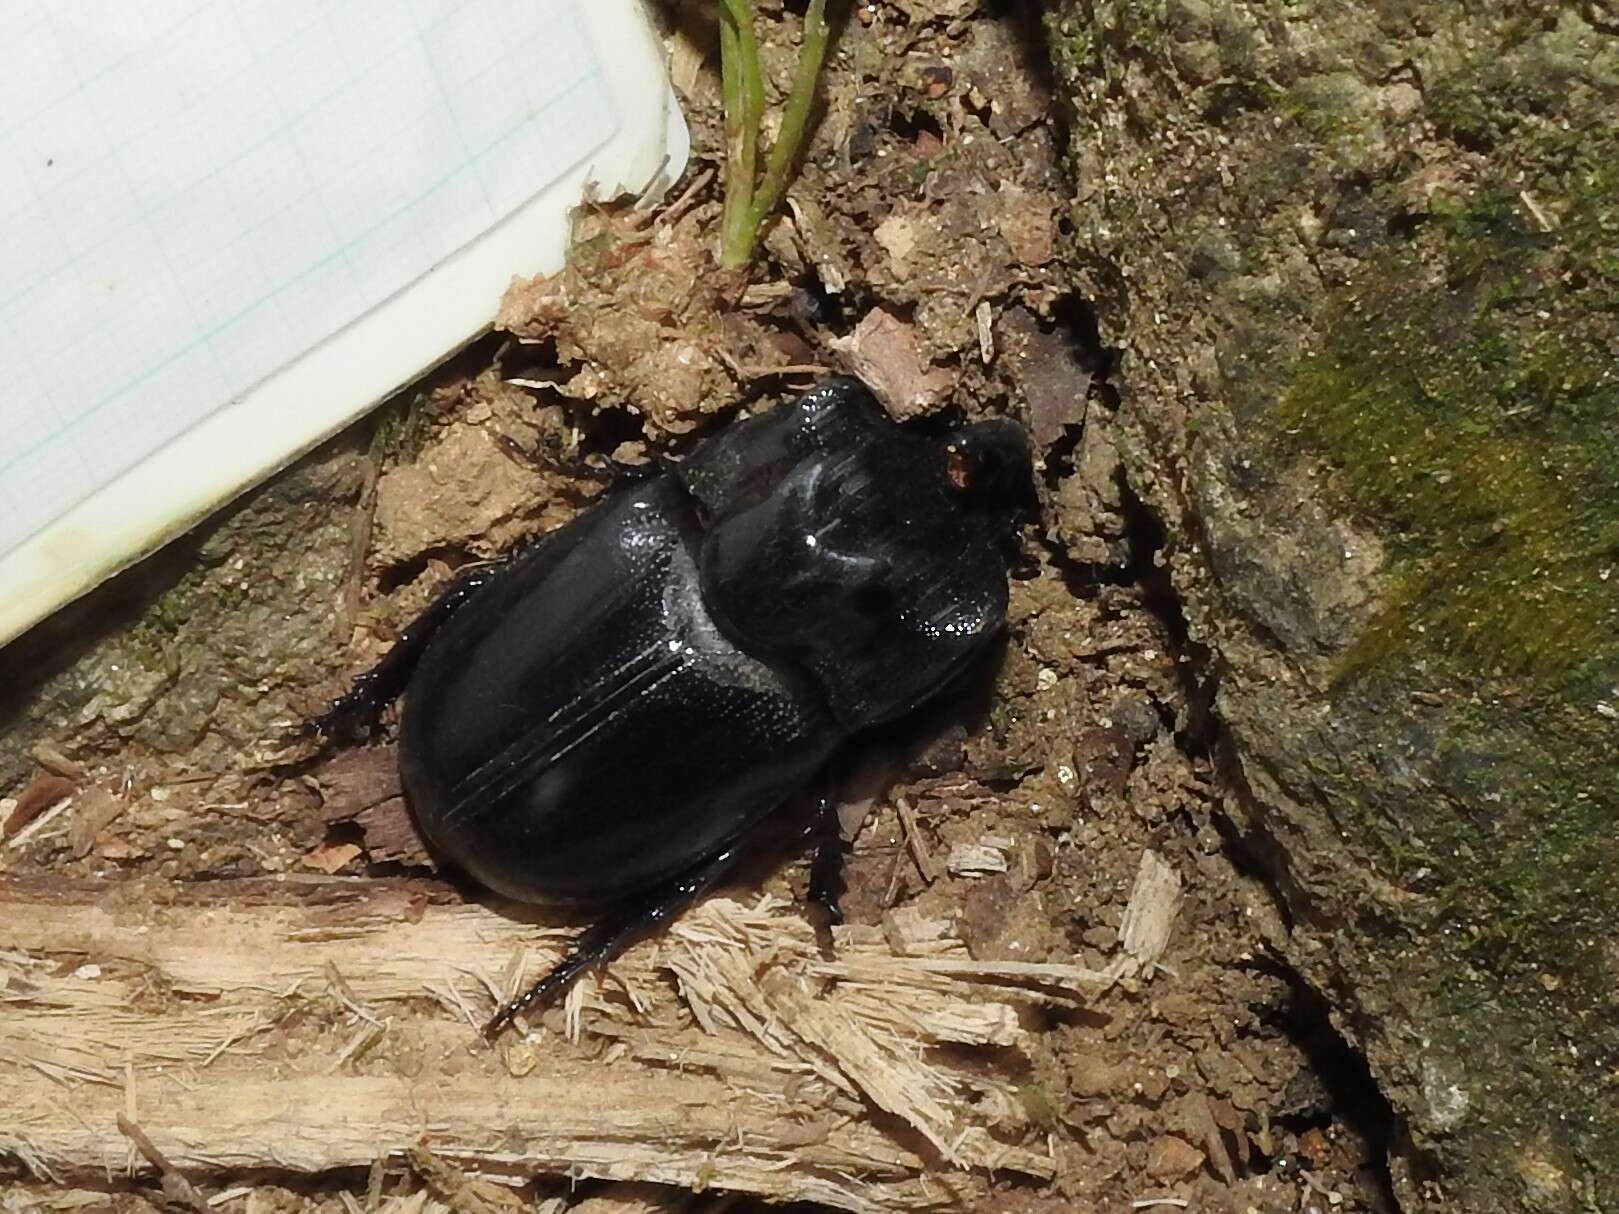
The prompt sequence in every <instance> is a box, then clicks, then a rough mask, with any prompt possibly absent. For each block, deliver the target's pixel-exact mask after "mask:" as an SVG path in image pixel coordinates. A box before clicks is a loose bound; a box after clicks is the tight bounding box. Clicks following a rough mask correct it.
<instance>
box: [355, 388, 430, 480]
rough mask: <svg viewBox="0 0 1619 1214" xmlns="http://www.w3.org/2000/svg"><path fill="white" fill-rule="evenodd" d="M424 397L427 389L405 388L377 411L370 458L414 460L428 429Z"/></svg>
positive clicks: (425, 397) (425, 398) (424, 440)
mask: <svg viewBox="0 0 1619 1214" xmlns="http://www.w3.org/2000/svg"><path fill="white" fill-rule="evenodd" d="M427 399H428V394H427V393H426V392H423V391H421V390H420V389H417V388H407V389H406V390H405V391H403V392H400V393H398V394H397V395H395V396H393V397H392V398H391V399H389V400H388V401H386V402H385V403H384V404H383V406H382V407H381V408H380V409H378V410H377V413H376V424H375V428H374V429H373V430H372V431H371V450H370V453H371V458H372V459H375V460H382V459H387V458H392V459H394V460H397V461H398V462H400V463H411V462H412V461H414V460H415V458H416V456H417V455H418V454H420V452H421V449H422V445H423V444H424V443H425V442H426V441H427V434H428V431H429V429H430V428H431V426H430V418H429V414H428V408H427Z"/></svg>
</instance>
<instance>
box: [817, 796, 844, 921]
mask: <svg viewBox="0 0 1619 1214" xmlns="http://www.w3.org/2000/svg"><path fill="white" fill-rule="evenodd" d="M810 836H811V838H812V839H813V840H814V842H815V855H814V857H813V858H812V859H811V860H810V871H809V895H808V897H809V902H810V905H812V906H816V907H819V908H820V910H821V912H822V915H823V917H824V920H825V925H826V927H827V928H829V929H830V928H833V927H836V926H837V925H838V924H840V923H842V922H843V911H842V909H841V908H840V907H839V906H838V899H839V898H841V897H842V896H843V890H844V884H843V857H844V854H845V852H846V851H847V850H848V848H847V845H846V844H845V843H844V841H843V829H842V823H841V822H839V820H838V798H837V796H836V795H835V794H834V793H833V791H832V789H831V788H824V789H822V790H821V797H820V804H819V805H817V806H816V810H815V821H814V823H813V824H812V825H811V827H810ZM829 942H830V941H827V943H829Z"/></svg>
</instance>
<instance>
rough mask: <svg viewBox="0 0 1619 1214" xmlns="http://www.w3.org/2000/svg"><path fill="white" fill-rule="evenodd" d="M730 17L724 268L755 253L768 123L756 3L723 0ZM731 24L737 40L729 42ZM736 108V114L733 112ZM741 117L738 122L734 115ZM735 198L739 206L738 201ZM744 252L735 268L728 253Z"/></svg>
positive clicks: (722, 50)
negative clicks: (763, 132)
mask: <svg viewBox="0 0 1619 1214" xmlns="http://www.w3.org/2000/svg"><path fill="white" fill-rule="evenodd" d="M723 2H724V5H725V14H724V16H722V17H721V20H720V36H721V41H720V74H721V80H722V85H723V81H724V76H725V59H726V51H727V50H730V52H731V59H732V60H733V63H732V72H731V76H732V82H731V86H730V87H729V88H726V89H725V101H726V123H725V130H726V140H727V143H728V144H729V146H728V147H727V149H726V156H727V159H728V160H729V162H730V164H729V170H730V171H729V172H728V174H727V179H728V180H727V186H726V195H725V201H726V208H725V209H726V216H725V219H724V221H723V222H722V234H721V241H722V244H721V247H722V250H723V251H724V252H722V255H721V263H722V264H734V265H742V264H744V263H746V262H747V260H748V257H749V256H751V254H752V251H753V240H754V229H755V228H756V226H757V225H756V224H755V223H754V221H753V193H754V187H755V185H756V184H757V180H758V162H759V126H760V123H761V122H762V121H763V119H764V110H765V85H764V73H763V72H762V70H761V69H760V66H759V38H758V34H757V32H756V31H755V30H754V26H753V7H752V6H753V0H723ZM725 17H729V18H730V20H729V22H727V21H726V20H725ZM727 24H729V26H730V33H731V37H730V39H729V41H728V42H727V40H726V38H725V33H726V26H727ZM733 105H734V109H733ZM733 113H735V114H736V118H735V120H733V119H732V114H733ZM733 198H734V199H735V202H734V205H733V202H732V199H733ZM732 250H740V251H741V259H740V260H739V261H736V262H734V263H731V262H730V261H729V260H728V256H727V254H729V253H730V252H731V251H732Z"/></svg>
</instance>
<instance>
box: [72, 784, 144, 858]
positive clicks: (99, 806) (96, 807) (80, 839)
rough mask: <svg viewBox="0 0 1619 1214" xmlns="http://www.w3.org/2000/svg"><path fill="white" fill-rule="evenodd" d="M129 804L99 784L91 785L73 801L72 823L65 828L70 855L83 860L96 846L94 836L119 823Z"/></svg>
mask: <svg viewBox="0 0 1619 1214" xmlns="http://www.w3.org/2000/svg"><path fill="white" fill-rule="evenodd" d="M128 808H129V805H128V803H127V802H125V801H124V800H123V799H122V798H121V797H115V796H113V795H112V793H110V792H108V791H107V790H106V789H105V788H102V787H101V786H100V785H97V784H92V785H90V786H89V787H88V788H86V789H84V790H83V791H82V792H81V793H80V794H79V796H78V797H77V798H76V800H75V801H74V805H73V823H72V825H71V826H69V827H68V832H67V837H68V844H69V846H71V847H72V848H73V854H74V855H75V856H77V857H79V858H81V859H82V858H83V857H85V856H87V855H89V854H90V849H91V848H92V847H94V846H95V843H96V836H97V835H99V834H100V833H101V832H102V831H104V830H106V829H107V827H109V826H111V825H112V824H113V823H114V822H115V821H117V820H118V818H119V816H120V815H121V814H122V813H123V812H124V810H126V809H128Z"/></svg>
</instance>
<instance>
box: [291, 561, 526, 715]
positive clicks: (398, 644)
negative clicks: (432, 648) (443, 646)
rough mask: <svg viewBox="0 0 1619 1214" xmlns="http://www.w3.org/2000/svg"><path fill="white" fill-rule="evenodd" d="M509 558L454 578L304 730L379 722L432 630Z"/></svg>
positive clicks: (407, 678) (423, 650)
mask: <svg viewBox="0 0 1619 1214" xmlns="http://www.w3.org/2000/svg"><path fill="white" fill-rule="evenodd" d="M511 560H512V558H511V557H503V558H501V559H500V560H498V561H494V562H491V563H490V564H487V565H479V566H478V567H477V568H475V569H469V570H467V571H465V572H464V573H461V574H458V575H457V576H456V577H454V578H452V579H451V581H450V583H449V585H448V586H446V587H445V589H444V591H443V592H442V593H441V594H440V595H439V596H438V598H436V599H434V600H433V601H432V603H430V604H429V605H428V607H427V609H426V610H425V611H423V612H422V613H421V614H420V615H419V616H417V617H416V618H415V619H414V620H412V621H411V622H410V623H409V624H408V625H406V626H405V630H404V631H403V632H401V633H400V634H399V639H398V640H397V641H395V642H394V645H393V648H392V649H390V650H388V652H387V653H385V654H384V655H383V657H382V660H381V661H380V662H378V663H377V664H376V665H375V666H373V667H372V668H371V669H370V670H368V671H366V672H365V673H364V674H362V675H360V676H359V677H357V678H356V679H355V680H354V686H353V687H351V688H350V689H349V690H348V691H347V692H346V693H345V694H343V695H341V696H339V697H338V698H337V699H335V700H333V701H332V703H331V707H329V708H328V709H327V710H326V711H325V712H323V713H322V714H321V715H320V716H318V717H316V718H314V720H312V721H307V722H305V724H304V727H303V732H304V734H305V735H306V736H318V737H323V738H329V737H333V736H335V735H337V734H346V733H352V732H354V731H355V730H357V729H362V728H364V729H370V728H372V727H373V726H375V725H376V723H377V720H378V718H380V717H381V716H382V710H383V709H385V708H387V707H388V705H389V704H392V703H393V702H394V701H395V700H397V699H398V698H399V697H400V695H401V694H403V692H404V690H405V687H406V685H407V684H408V683H409V682H410V676H411V675H412V674H414V673H415V672H416V666H417V664H418V663H419V662H420V661H421V660H422V654H424V653H426V652H427V645H428V642H430V641H431V640H432V639H433V636H434V634H435V633H437V632H438V630H439V629H440V628H442V627H443V626H444V622H445V621H446V620H448V619H449V618H450V617H451V616H452V615H454V614H455V612H456V611H457V610H458V609H459V608H460V607H462V606H463V605H464V604H465V603H466V602H467V600H468V599H470V598H472V596H473V595H475V594H477V593H478V591H479V590H481V589H483V588H484V587H485V586H487V585H488V584H489V583H490V581H491V580H493V579H494V578H495V577H497V576H499V574H500V573H501V572H502V571H503V570H504V569H505V568H506V567H507V565H509V564H510V563H511Z"/></svg>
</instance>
